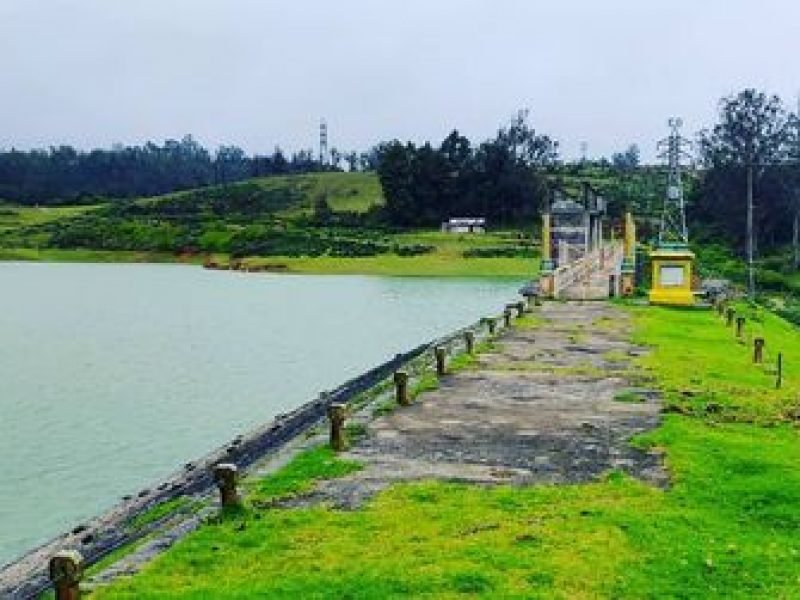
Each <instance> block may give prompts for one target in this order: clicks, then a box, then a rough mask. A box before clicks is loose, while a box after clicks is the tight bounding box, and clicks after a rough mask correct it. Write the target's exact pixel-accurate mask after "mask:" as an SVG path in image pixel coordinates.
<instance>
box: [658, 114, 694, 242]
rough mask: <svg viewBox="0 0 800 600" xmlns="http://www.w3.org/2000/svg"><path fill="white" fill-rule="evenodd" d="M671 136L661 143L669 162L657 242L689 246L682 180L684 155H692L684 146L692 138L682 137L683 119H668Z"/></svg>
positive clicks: (662, 154)
mask: <svg viewBox="0 0 800 600" xmlns="http://www.w3.org/2000/svg"><path fill="white" fill-rule="evenodd" d="M668 123H669V127H670V130H671V131H670V134H669V137H668V138H666V139H664V140H661V141H660V142H659V143H658V149H659V150H661V153H660V154H659V155H658V156H659V158H662V159H665V160H666V161H667V165H668V166H669V173H668V175H667V192H666V195H665V197H664V209H663V211H662V213H661V228H660V229H659V232H658V245H659V247H662V246H686V245H687V244H688V243H689V234H688V232H687V231H686V210H685V207H684V202H683V182H682V181H681V159H684V158H690V155H689V153H688V152H686V150H685V148H687V147H689V146H690V142H689V141H688V140H686V139H685V138H683V137H681V133H680V129H681V126H682V125H683V121H682V120H681V119H680V118H677V117H673V118H671V119H670V120H669V121H668Z"/></svg>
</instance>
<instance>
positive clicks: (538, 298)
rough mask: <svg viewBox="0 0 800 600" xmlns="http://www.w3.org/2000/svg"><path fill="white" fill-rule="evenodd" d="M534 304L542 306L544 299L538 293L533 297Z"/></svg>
mask: <svg viewBox="0 0 800 600" xmlns="http://www.w3.org/2000/svg"><path fill="white" fill-rule="evenodd" d="M533 305H534V306H541V305H542V299H541V298H540V297H539V296H538V295H536V296H534V297H533Z"/></svg>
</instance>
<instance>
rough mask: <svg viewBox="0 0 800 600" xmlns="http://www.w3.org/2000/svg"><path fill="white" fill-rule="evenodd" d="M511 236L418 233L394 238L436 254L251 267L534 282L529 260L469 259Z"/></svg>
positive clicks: (268, 261) (297, 260)
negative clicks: (467, 252)
mask: <svg viewBox="0 0 800 600" xmlns="http://www.w3.org/2000/svg"><path fill="white" fill-rule="evenodd" d="M515 238H516V235H515V234H514V233H512V232H499V233H488V234H485V235H453V234H448V233H441V232H438V231H417V232H412V233H402V234H396V235H393V236H392V240H393V241H394V242H396V243H398V244H409V245H410V244H424V245H429V246H433V247H434V250H433V252H430V253H428V254H421V255H418V256H397V255H395V254H381V255H378V256H367V257H360V258H342V257H333V256H319V257H263V258H262V257H253V258H248V259H246V260H245V261H244V262H245V264H248V265H253V266H260V265H269V266H271V267H272V268H275V269H280V270H286V271H290V272H295V273H327V274H363V275H398V276H436V277H513V278H516V279H532V278H534V277H535V276H536V274H537V273H538V271H539V260H538V259H537V258H530V257H529V258H526V257H493V258H465V257H464V256H463V252H464V251H465V250H469V249H472V248H487V247H493V248H496V247H503V246H507V245H510V244H513V243H515Z"/></svg>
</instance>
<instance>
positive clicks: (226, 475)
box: [214, 463, 241, 508]
mask: <svg viewBox="0 0 800 600" xmlns="http://www.w3.org/2000/svg"><path fill="white" fill-rule="evenodd" d="M238 479H239V470H238V469H237V468H236V465H234V464H233V463H220V464H218V465H217V466H215V467H214V482H215V483H216V484H217V487H218V488H219V499H220V504H222V508H229V507H232V506H238V505H239V503H240V502H241V499H240V498H239V492H238V491H237V490H236V483H237V481H238Z"/></svg>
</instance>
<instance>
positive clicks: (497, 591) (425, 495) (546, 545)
mask: <svg viewBox="0 0 800 600" xmlns="http://www.w3.org/2000/svg"><path fill="white" fill-rule="evenodd" d="M629 310H631V311H632V313H633V317H634V321H635V323H636V329H635V335H636V338H637V340H638V341H640V342H642V343H647V344H648V345H651V346H653V353H652V354H651V355H650V356H648V357H646V358H644V359H642V362H643V363H644V366H646V367H647V368H648V369H650V371H651V374H652V375H653V376H654V377H655V380H656V384H657V385H658V386H659V387H661V388H663V389H664V390H665V393H666V394H667V397H668V398H669V399H670V400H669V401H670V402H676V400H675V399H674V397H675V395H676V394H677V393H679V392H680V391H681V390H682V389H683V388H684V387H685V386H688V385H690V386H691V387H692V389H693V390H695V391H696V392H698V393H700V394H706V396H704V397H705V398H711V397H713V398H714V402H715V403H717V404H719V405H720V406H721V408H719V409H718V408H715V409H713V410H711V411H708V410H706V409H705V408H707V407H705V408H704V410H695V408H696V406H695V404H696V403H697V402H699V401H698V400H697V397H696V396H691V397H687V398H686V399H685V405H682V406H681V407H682V408H687V409H688V410H685V411H684V412H685V413H686V414H670V415H667V416H666V417H665V420H664V423H663V424H662V426H661V427H660V428H658V429H657V430H655V431H653V432H651V433H649V434H646V435H644V436H641V437H639V438H638V439H636V440H635V442H634V443H636V444H638V445H640V446H642V447H654V448H659V449H661V450H662V451H663V452H664V453H665V461H666V464H667V466H668V469H669V471H670V473H671V475H672V480H673V485H672V487H671V488H670V489H668V490H661V489H657V488H653V487H650V486H648V485H645V484H643V483H641V482H639V481H637V480H634V479H631V478H630V477H627V476H625V475H623V474H621V473H617V472H612V473H609V474H608V475H607V476H606V477H605V479H604V480H602V481H598V482H596V483H592V484H585V485H569V486H549V485H543V486H534V487H527V488H512V487H495V488H482V487H478V486H470V485H463V484H452V483H444V482H419V483H411V484H402V485H396V486H393V487H391V488H389V489H388V490H386V491H384V492H383V493H381V494H379V495H378V496H377V497H376V498H375V499H374V500H373V501H371V502H370V503H368V504H367V505H366V506H365V507H363V508H362V509H359V510H354V511H338V510H332V509H330V508H327V507H324V506H321V507H314V508H296V509H288V508H275V507H274V506H272V504H271V503H272V501H274V499H275V498H277V497H284V496H286V495H291V494H293V493H296V492H299V491H303V490H305V489H308V486H309V482H310V481H312V480H314V479H317V478H324V477H333V476H339V475H342V474H345V473H347V472H349V471H351V470H352V469H355V468H357V465H354V464H352V463H346V462H342V461H339V460H338V459H336V458H335V457H334V456H333V455H331V454H330V453H329V452H328V451H327V450H312V451H309V452H308V453H307V454H305V455H302V456H301V457H299V458H298V459H296V461H295V462H294V463H291V464H290V465H288V466H287V467H286V468H285V469H284V470H283V471H282V472H280V473H279V474H277V475H276V476H273V477H270V478H267V479H264V480H260V481H259V480H252V481H249V482H248V483H247V486H248V489H249V490H250V494H249V496H248V505H247V506H246V507H245V508H244V509H243V510H242V511H239V512H237V513H232V514H227V515H223V518H222V519H220V520H218V521H217V522H214V523H212V524H208V525H206V526H204V527H202V528H201V529H200V530H198V531H197V532H196V533H194V534H192V535H191V536H189V537H188V538H186V539H185V540H183V541H182V542H180V543H178V544H177V545H176V546H175V547H174V548H173V549H172V550H170V551H168V552H167V553H166V554H165V555H163V556H161V557H160V558H159V559H157V560H156V561H154V562H153V563H152V564H150V565H149V566H148V567H146V569H145V570H144V571H143V572H142V573H140V574H139V575H137V576H135V577H133V578H130V579H127V580H121V581H119V582H117V583H116V584H114V585H112V586H110V587H107V588H101V589H99V590H98V591H96V592H95V593H93V594H92V597H93V598H94V597H96V598H166V597H169V598H198V599H199V598H211V597H213V598H252V597H259V598H332V599H333V598H336V599H340V598H376V599H378V598H379V599H384V598H402V597H410V596H413V597H430V598H462V597H480V598H565V599H567V598H569V599H573V598H598V597H602V598H800V535H798V533H800V468H798V465H800V432H799V431H798V428H797V421H796V420H795V421H793V422H791V423H790V422H787V417H786V414H785V410H786V407H787V405H788V404H790V401H789V400H787V399H786V398H790V397H796V391H797V388H796V387H795V386H796V385H797V384H796V383H795V381H794V380H795V378H797V377H798V376H799V375H800V369H794V368H793V367H791V366H790V365H791V364H792V363H791V362H788V363H787V368H788V369H789V370H787V382H786V383H787V385H786V388H784V391H783V392H776V391H774V390H772V389H771V385H772V382H771V379H770V377H769V376H768V374H766V373H764V372H763V370H762V369H761V368H760V367H756V366H753V365H751V364H750V363H749V362H748V361H747V360H746V359H747V356H748V348H746V347H744V346H740V345H739V344H737V343H736V342H735V341H734V340H733V339H732V337H733V336H732V333H731V332H730V330H729V329H726V328H725V327H724V325H723V324H721V323H720V322H719V320H718V319H717V317H716V316H715V315H713V314H712V313H710V312H708V311H686V310H669V309H656V308H639V307H631V308H629ZM761 317H762V321H761V323H760V324H759V325H760V327H762V328H763V333H764V335H765V336H766V337H767V340H768V343H770V342H769V340H774V342H775V343H776V344H780V345H781V346H782V347H783V348H784V350H785V352H786V353H787V356H795V355H797V351H798V350H799V349H800V335H798V333H797V332H796V331H794V330H792V329H790V328H788V327H787V326H786V325H785V324H784V323H783V322H782V321H780V320H779V319H777V318H775V317H773V316H771V315H761ZM784 396H785V397H786V398H784ZM681 397H682V398H683V396H682V395H681ZM766 425H768V426H766Z"/></svg>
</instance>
